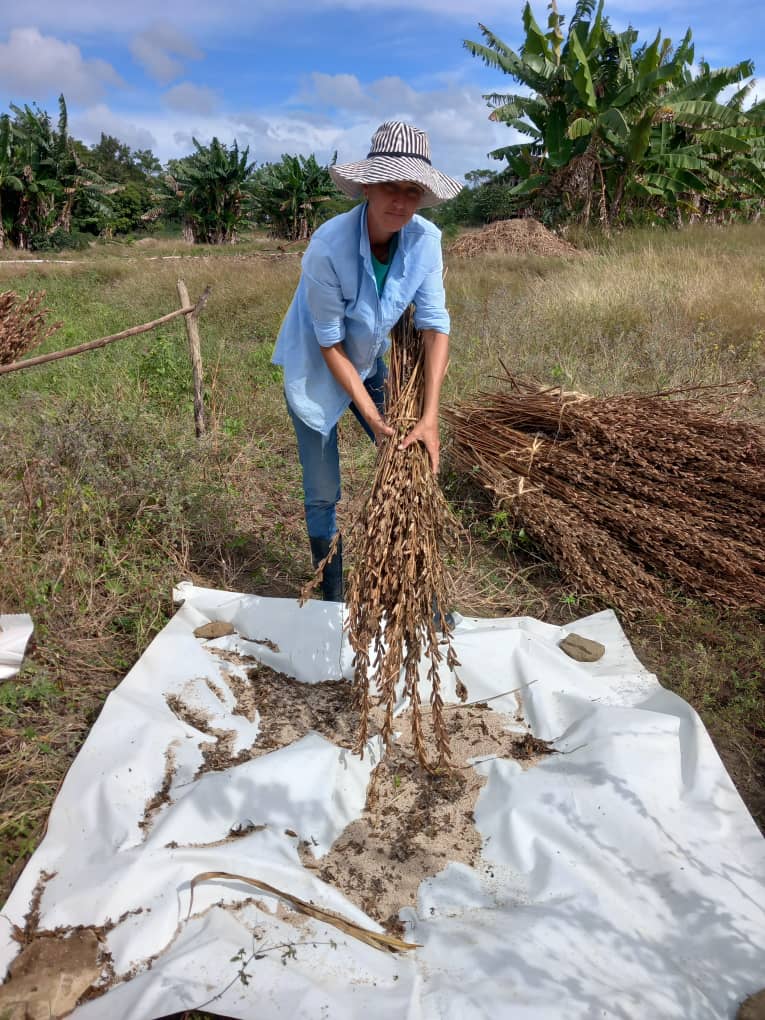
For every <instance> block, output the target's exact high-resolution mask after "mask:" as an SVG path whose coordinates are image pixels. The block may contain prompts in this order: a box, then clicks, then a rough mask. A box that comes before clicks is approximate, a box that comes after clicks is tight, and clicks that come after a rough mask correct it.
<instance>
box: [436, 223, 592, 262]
mask: <svg viewBox="0 0 765 1020" xmlns="http://www.w3.org/2000/svg"><path fill="white" fill-rule="evenodd" d="M447 252H448V254H449V255H460V256H467V257H470V256H473V255H484V254H492V253H497V254H505V255H581V254H582V252H580V251H579V250H578V249H577V248H575V247H574V245H573V244H571V243H570V242H569V241H564V239H563V238H562V237H558V236H557V234H553V232H552V231H551V230H548V229H547V227H545V226H543V225H542V224H541V223H540V222H539V220H535V219H533V218H532V217H526V218H524V219H517V220H497V221H496V222H495V223H489V224H488V225H487V226H485V227H481V228H480V229H479V230H470V231H466V232H465V233H464V234H462V236H461V237H458V238H457V240H456V241H454V243H453V244H451V245H449V247H448V248H447Z"/></svg>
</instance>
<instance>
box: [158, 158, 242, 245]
mask: <svg viewBox="0 0 765 1020" xmlns="http://www.w3.org/2000/svg"><path fill="white" fill-rule="evenodd" d="M193 142H194V147H195V149H196V152H194V153H192V155H191V156H186V157H185V158H184V159H179V160H174V161H172V162H171V163H170V166H169V172H168V173H167V175H166V176H165V178H164V179H163V181H162V182H161V188H162V194H161V196H160V201H161V203H162V205H163V207H164V210H165V212H166V213H167V214H168V215H178V216H179V217H180V218H181V219H182V221H183V225H184V232H185V233H186V234H187V236H189V238H190V239H191V240H193V241H194V242H195V243H198V244H226V243H231V242H234V241H235V240H236V237H237V231H238V229H239V227H240V226H241V224H242V222H243V221H244V220H245V218H246V215H247V211H246V200H247V196H248V183H249V181H250V179H251V177H252V174H253V171H254V167H255V164H254V163H249V162H248V156H249V148H245V149H244V150H243V151H242V152H240V151H239V146H238V144H237V142H236V140H234V142H233V144H232V145H231V146H230V147H229V146H227V145H225V143H223V142H221V141H219V140H218V139H217V138H213V139H212V141H211V142H210V144H209V145H201V144H200V143H199V142H198V141H197V140H196V138H194V139H193Z"/></svg>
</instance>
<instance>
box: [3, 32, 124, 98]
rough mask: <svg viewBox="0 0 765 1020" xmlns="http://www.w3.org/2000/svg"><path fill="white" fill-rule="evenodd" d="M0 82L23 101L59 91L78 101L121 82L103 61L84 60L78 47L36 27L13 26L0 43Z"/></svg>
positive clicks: (97, 96) (99, 93) (102, 92)
mask: <svg viewBox="0 0 765 1020" xmlns="http://www.w3.org/2000/svg"><path fill="white" fill-rule="evenodd" d="M0 83H2V85H3V86H4V87H5V88H6V89H8V90H9V91H10V92H12V93H15V94H16V96H17V98H18V99H19V100H21V101H24V102H28V101H31V100H33V99H38V100H41V99H44V98H45V97H46V96H49V95H51V94H56V95H57V94H58V93H60V92H63V94H64V95H65V96H66V98H67V100H69V101H71V102H79V103H82V102H92V101H93V100H94V99H98V98H100V97H101V96H102V95H103V94H104V91H105V89H106V88H107V86H110V85H112V86H120V85H123V84H124V82H123V81H122V79H121V78H120V76H119V75H118V74H117V72H116V71H115V70H114V68H113V67H112V66H111V64H108V63H107V62H106V61H105V60H85V59H84V58H83V56H82V53H81V52H80V49H79V47H78V46H75V45H74V44H73V43H67V42H63V41H62V40H61V39H56V38H54V37H53V36H50V35H42V34H41V33H40V32H39V30H38V29H36V28H15V29H13V31H11V33H10V35H9V36H8V41H7V42H0Z"/></svg>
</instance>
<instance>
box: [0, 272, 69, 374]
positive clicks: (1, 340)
mask: <svg viewBox="0 0 765 1020" xmlns="http://www.w3.org/2000/svg"><path fill="white" fill-rule="evenodd" d="M44 297H45V291H37V292H36V291H32V292H31V293H30V294H29V295H28V296H27V297H26V298H20V297H19V295H18V294H17V293H16V292H15V291H13V290H7V291H4V292H3V293H2V294H0V365H10V364H11V362H13V361H16V360H17V359H18V358H19V357H21V355H22V354H26V353H27V351H30V350H31V349H32V348H33V347H37V345H38V344H41V343H42V342H43V340H47V338H48V337H49V336H51V335H52V334H53V333H55V332H56V330H57V329H58V328H59V326H60V325H61V323H60V322H56V323H54V324H53V325H52V326H49V325H48V324H47V323H46V321H45V311H42V310H41V309H40V304H41V303H42V299H43V298H44Z"/></svg>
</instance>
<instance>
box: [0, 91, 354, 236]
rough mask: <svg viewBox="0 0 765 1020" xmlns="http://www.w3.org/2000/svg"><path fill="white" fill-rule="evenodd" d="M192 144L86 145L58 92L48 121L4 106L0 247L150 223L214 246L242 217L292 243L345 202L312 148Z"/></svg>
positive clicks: (104, 141)
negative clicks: (253, 151)
mask: <svg viewBox="0 0 765 1020" xmlns="http://www.w3.org/2000/svg"><path fill="white" fill-rule="evenodd" d="M193 144H194V152H192V153H191V154H190V155H188V156H185V157H183V158H182V159H173V160H170V161H169V162H168V163H167V164H166V165H165V166H162V165H161V164H160V162H159V160H158V159H157V158H156V156H155V155H154V154H153V153H152V152H151V151H150V150H149V149H136V150H131V149H130V147H129V146H128V145H125V144H124V143H123V142H121V141H119V139H117V138H113V137H112V136H110V135H106V134H102V135H101V138H100V140H99V142H98V143H97V144H95V145H92V146H86V145H85V144H84V143H83V142H81V141H79V140H78V139H76V138H74V137H73V136H72V135H71V134H70V132H69V126H68V114H67V107H66V101H65V99H64V97H63V96H61V97H60V98H59V116H58V120H57V122H56V123H55V124H54V123H53V120H52V118H51V117H50V116H49V115H48V113H46V112H45V111H44V110H42V109H40V108H39V107H36V106H29V105H25V106H23V107H19V106H15V105H12V106H11V112H10V113H6V114H2V115H0V248H3V247H5V246H7V245H13V246H14V247H17V248H20V249H27V250H36V251H45V250H54V249H61V248H69V247H78V246H80V245H82V244H83V243H86V242H87V239H88V238H92V237H93V236H101V237H114V236H116V235H120V234H123V235H124V234H131V233H137V232H142V231H149V230H156V229H157V228H158V227H165V228H169V229H172V228H176V229H179V230H180V231H182V233H183V235H184V237H186V238H187V239H188V240H190V241H192V242H194V243H201V244H224V243H227V242H233V241H235V240H236V239H237V236H238V234H239V233H240V231H241V230H242V228H243V227H245V226H247V225H250V224H256V225H259V226H262V227H265V228H267V229H268V230H270V231H271V232H272V233H273V234H274V235H276V236H278V237H282V238H285V239H287V240H289V241H294V240H302V239H306V238H308V237H309V236H310V235H311V233H312V231H313V230H314V229H315V227H316V226H317V224H318V223H319V222H320V221H321V220H322V219H324V218H326V217H327V216H331V215H334V214H335V213H336V212H338V211H340V210H341V209H345V208H348V207H349V205H350V203H348V202H347V201H346V200H345V199H344V198H343V197H342V196H341V195H340V193H339V192H338V191H337V190H336V188H335V186H334V184H333V183H332V179H331V177H330V176H329V170H328V168H327V166H322V165H320V164H319V163H318V162H317V160H316V158H315V156H313V155H311V156H290V155H285V156H283V157H282V159H281V160H280V161H279V162H274V163H265V164H262V165H260V166H257V165H256V164H255V163H254V162H251V161H250V160H249V150H248V149H247V148H245V149H242V150H240V148H239V146H238V144H237V142H236V141H234V142H233V144H232V145H226V144H224V143H223V142H221V141H219V140H218V139H217V138H213V139H212V141H211V142H210V143H209V145H202V144H200V143H199V142H198V141H197V140H196V139H194V140H193Z"/></svg>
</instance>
